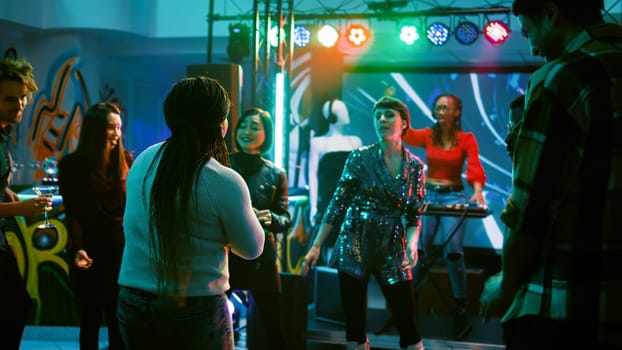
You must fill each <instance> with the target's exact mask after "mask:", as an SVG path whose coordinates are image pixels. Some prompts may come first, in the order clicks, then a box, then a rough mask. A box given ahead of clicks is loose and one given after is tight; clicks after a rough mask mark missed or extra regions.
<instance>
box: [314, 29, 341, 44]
mask: <svg viewBox="0 0 622 350" xmlns="http://www.w3.org/2000/svg"><path fill="white" fill-rule="evenodd" d="M317 39H318V41H319V42H320V44H322V46H324V47H333V46H335V44H336V43H337V40H339V31H337V28H335V27H333V26H332V25H330V24H325V25H323V26H322V27H321V28H320V30H319V31H318V33H317Z"/></svg>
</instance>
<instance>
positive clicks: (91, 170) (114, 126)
mask: <svg viewBox="0 0 622 350" xmlns="http://www.w3.org/2000/svg"><path fill="white" fill-rule="evenodd" d="M121 126H122V122H121V111H120V109H119V107H118V106H116V105H114V104H112V103H109V102H101V103H97V104H95V105H93V106H91V107H90V108H89V109H88V110H87V111H86V114H85V115H84V119H83V120H82V126H81V128H80V139H79V141H78V146H77V148H76V150H75V152H73V153H70V154H68V155H66V156H65V157H63V158H62V159H61V161H60V162H59V164H58V169H59V172H58V178H59V191H60V194H61V195H62V196H63V206H64V207H65V217H66V219H65V222H66V225H67V230H68V231H69V247H70V249H69V251H70V255H69V256H70V257H71V258H72V262H73V263H72V264H70V268H69V277H70V281H71V284H72V286H73V288H74V291H75V293H76V298H77V301H78V308H79V311H80V349H83V350H84V349H98V347H99V344H98V343H99V328H100V323H101V320H102V314H103V316H105V320H106V324H107V326H108V341H109V344H110V349H111V350H115V349H123V348H124V347H123V342H122V341H121V336H120V334H119V327H118V323H117V317H116V305H117V294H118V285H117V278H118V276H119V268H120V266H121V255H122V253H123V245H124V242H125V240H124V234H123V210H124V209H125V180H126V178H127V173H128V170H129V168H130V165H131V164H132V156H131V155H130V153H129V152H127V151H125V150H124V149H123V142H122V140H123V139H122V133H121Z"/></svg>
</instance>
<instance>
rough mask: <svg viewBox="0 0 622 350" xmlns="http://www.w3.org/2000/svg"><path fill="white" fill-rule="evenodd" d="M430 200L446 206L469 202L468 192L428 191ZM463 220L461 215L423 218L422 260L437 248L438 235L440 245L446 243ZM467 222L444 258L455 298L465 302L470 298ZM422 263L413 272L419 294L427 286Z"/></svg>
mask: <svg viewBox="0 0 622 350" xmlns="http://www.w3.org/2000/svg"><path fill="white" fill-rule="evenodd" d="M426 201H429V202H432V203H434V204H436V205H440V206H445V205H453V204H465V203H467V198H466V194H465V193H464V191H459V192H447V193H439V192H435V191H431V190H428V191H427V194H426ZM459 221H460V217H457V216H433V215H424V216H423V219H422V227H421V237H419V252H420V255H419V258H420V259H422V258H424V257H425V256H426V255H428V254H430V253H431V251H432V248H433V246H434V241H435V240H436V238H437V235H440V236H439V237H438V238H439V239H440V242H439V244H443V243H445V241H447V238H448V237H449V235H450V234H451V233H452V232H453V231H454V229H456V225H457V224H458V223H459ZM465 228H466V226H465V222H462V224H461V225H460V227H458V228H457V229H456V233H455V234H454V236H453V237H452V239H451V240H450V241H449V242H448V243H447V245H446V246H445V248H444V249H443V257H444V259H445V262H446V264H447V274H448V275H449V282H450V283H451V288H452V291H453V296H454V298H455V299H464V298H466V297H467V283H466V266H465V263H464V257H463V255H464V253H463V249H462V248H463V244H464V234H465ZM422 267H423V266H422V264H417V266H416V267H415V269H414V270H413V281H414V283H415V286H416V290H415V291H416V292H417V293H419V292H420V291H421V290H423V287H424V286H425V281H426V277H427V271H426V272H423V271H421V268H422Z"/></svg>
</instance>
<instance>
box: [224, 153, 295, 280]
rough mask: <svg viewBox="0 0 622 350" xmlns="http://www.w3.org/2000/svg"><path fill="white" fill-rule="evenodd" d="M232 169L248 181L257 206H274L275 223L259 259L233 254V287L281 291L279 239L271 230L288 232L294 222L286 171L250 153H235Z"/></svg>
mask: <svg viewBox="0 0 622 350" xmlns="http://www.w3.org/2000/svg"><path fill="white" fill-rule="evenodd" d="M231 168H233V169H234V170H235V171H237V172H238V173H239V174H240V175H242V177H243V178H244V180H245V181H246V184H247V185H248V189H249V191H250V194H251V202H252V203H253V208H255V209H258V210H262V209H270V212H271V215H272V222H271V224H270V226H269V227H264V229H265V231H266V241H265V243H264V250H263V253H261V255H260V256H259V258H257V259H255V260H244V259H242V258H240V257H238V256H236V255H235V254H233V253H230V254H229V273H230V276H229V277H230V278H229V284H230V285H231V288H232V289H251V290H280V280H279V278H278V270H277V264H276V261H277V251H276V241H275V237H274V235H273V234H271V233H280V232H287V231H288V230H289V227H290V223H291V218H290V214H289V201H288V187H287V186H288V183H287V175H286V174H285V170H283V169H282V168H279V167H277V166H275V165H274V164H273V163H272V162H270V161H268V160H267V159H264V158H262V157H260V156H259V155H252V154H246V153H235V154H232V155H231Z"/></svg>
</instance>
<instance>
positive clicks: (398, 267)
mask: <svg viewBox="0 0 622 350" xmlns="http://www.w3.org/2000/svg"><path fill="white" fill-rule="evenodd" d="M373 116H374V128H375V131H376V135H377V136H378V143H376V144H373V145H370V146H365V147H362V148H359V149H357V150H355V151H352V153H351V155H350V156H349V157H348V160H347V161H346V165H345V166H344V170H343V173H342V175H341V178H340V179H339V183H338V184H337V189H336V190H335V193H334V195H333V198H332V199H331V202H330V203H329V205H328V208H327V210H326V213H325V215H324V217H323V219H322V224H321V226H320V229H319V233H318V235H317V237H316V239H315V241H314V242H313V245H312V247H311V248H310V249H309V251H308V252H307V254H306V256H305V258H304V263H305V271H306V270H307V268H308V267H309V266H314V265H315V264H316V262H317V260H318V257H319V255H320V247H321V245H322V243H323V242H324V240H325V239H326V237H327V236H328V233H329V232H330V230H331V229H332V225H333V223H335V222H338V221H339V217H340V216H343V218H344V219H343V223H342V224H341V228H340V230H339V236H338V238H337V242H336V243H335V249H334V252H333V255H332V257H331V259H330V263H329V264H330V265H331V266H333V267H335V268H337V270H338V271H339V288H340V295H341V304H342V307H343V311H344V314H345V319H346V348H347V349H369V342H368V341H367V337H366V334H365V328H366V327H365V322H366V320H367V315H366V312H367V285H368V282H369V277H370V275H374V277H375V278H376V280H377V281H378V283H379V285H380V288H381V290H382V292H383V294H384V297H385V299H386V301H387V305H388V306H389V309H390V310H391V314H392V316H393V318H394V319H395V322H396V325H397V328H398V331H399V334H400V347H401V348H406V349H409V350H410V349H423V343H422V341H421V336H420V334H419V331H418V328H417V322H416V319H415V316H416V315H415V300H414V298H415V297H414V291H413V285H412V283H411V282H410V281H411V280H412V274H411V268H412V267H413V266H414V265H415V264H416V261H417V249H416V247H417V242H418V239H419V231H420V223H421V218H420V216H421V205H422V204H423V201H424V197H425V180H424V175H423V163H422V162H421V160H419V159H418V158H417V157H416V156H414V155H413V154H412V153H410V152H409V151H408V150H407V149H406V148H404V146H403V145H402V136H403V134H404V133H405V130H407V129H408V127H409V125H410V114H409V112H408V109H407V108H406V106H405V105H404V103H402V102H401V101H400V100H398V99H396V98H393V97H388V96H385V97H382V98H381V99H380V100H378V101H377V102H376V103H375V104H374V107H373ZM404 224H405V226H406V227H404Z"/></svg>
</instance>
